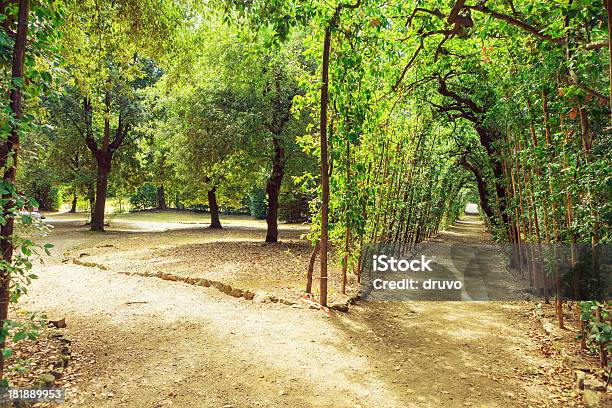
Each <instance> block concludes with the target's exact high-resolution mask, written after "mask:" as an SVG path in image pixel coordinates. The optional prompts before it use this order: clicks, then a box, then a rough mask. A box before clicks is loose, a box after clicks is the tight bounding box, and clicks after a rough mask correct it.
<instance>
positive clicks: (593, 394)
mask: <svg viewBox="0 0 612 408" xmlns="http://www.w3.org/2000/svg"><path fill="white" fill-rule="evenodd" d="M582 400H583V401H584V404H585V405H586V406H587V407H589V408H595V407H599V393H598V392H597V391H593V390H590V389H586V388H585V389H584V393H583V394H582Z"/></svg>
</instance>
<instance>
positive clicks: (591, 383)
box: [584, 378, 606, 391]
mask: <svg viewBox="0 0 612 408" xmlns="http://www.w3.org/2000/svg"><path fill="white" fill-rule="evenodd" d="M584 389H585V390H593V391H605V390H606V386H605V384H604V383H602V382H601V381H599V380H596V379H594V378H588V379H585V380H584Z"/></svg>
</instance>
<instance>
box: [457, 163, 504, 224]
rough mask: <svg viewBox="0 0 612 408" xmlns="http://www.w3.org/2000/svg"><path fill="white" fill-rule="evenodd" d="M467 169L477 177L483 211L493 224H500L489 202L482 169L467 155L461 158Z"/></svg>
mask: <svg viewBox="0 0 612 408" xmlns="http://www.w3.org/2000/svg"><path fill="white" fill-rule="evenodd" d="M460 163H461V164H462V165H463V166H464V167H465V168H466V169H468V170H470V171H471V172H472V173H473V174H474V177H475V178H476V185H477V186H478V197H479V198H480V207H481V208H482V211H484V213H485V215H486V216H487V218H488V219H489V222H490V223H491V224H493V225H499V223H498V221H497V218H496V217H495V214H494V212H493V209H492V208H491V206H490V204H489V198H488V192H487V184H486V182H485V180H484V178H483V177H482V174H480V171H479V170H478V168H477V167H476V166H474V165H473V164H472V163H470V162H469V161H468V160H467V158H466V157H465V156H463V157H462V158H461V162H460Z"/></svg>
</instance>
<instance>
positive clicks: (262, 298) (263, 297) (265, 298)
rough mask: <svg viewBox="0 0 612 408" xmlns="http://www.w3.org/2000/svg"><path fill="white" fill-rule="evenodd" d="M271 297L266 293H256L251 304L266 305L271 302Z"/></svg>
mask: <svg viewBox="0 0 612 408" xmlns="http://www.w3.org/2000/svg"><path fill="white" fill-rule="evenodd" d="M272 298H273V296H272V295H271V294H269V293H267V292H257V293H255V296H254V297H253V302H255V303H268V302H272Z"/></svg>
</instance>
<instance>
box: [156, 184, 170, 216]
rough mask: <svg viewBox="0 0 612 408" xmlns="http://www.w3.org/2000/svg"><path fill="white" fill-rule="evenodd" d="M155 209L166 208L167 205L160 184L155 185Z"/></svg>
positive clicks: (162, 186)
mask: <svg viewBox="0 0 612 408" xmlns="http://www.w3.org/2000/svg"><path fill="white" fill-rule="evenodd" d="M157 209H158V210H167V209H168V206H167V205H166V193H165V192H164V185H163V184H160V186H159V187H157Z"/></svg>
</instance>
